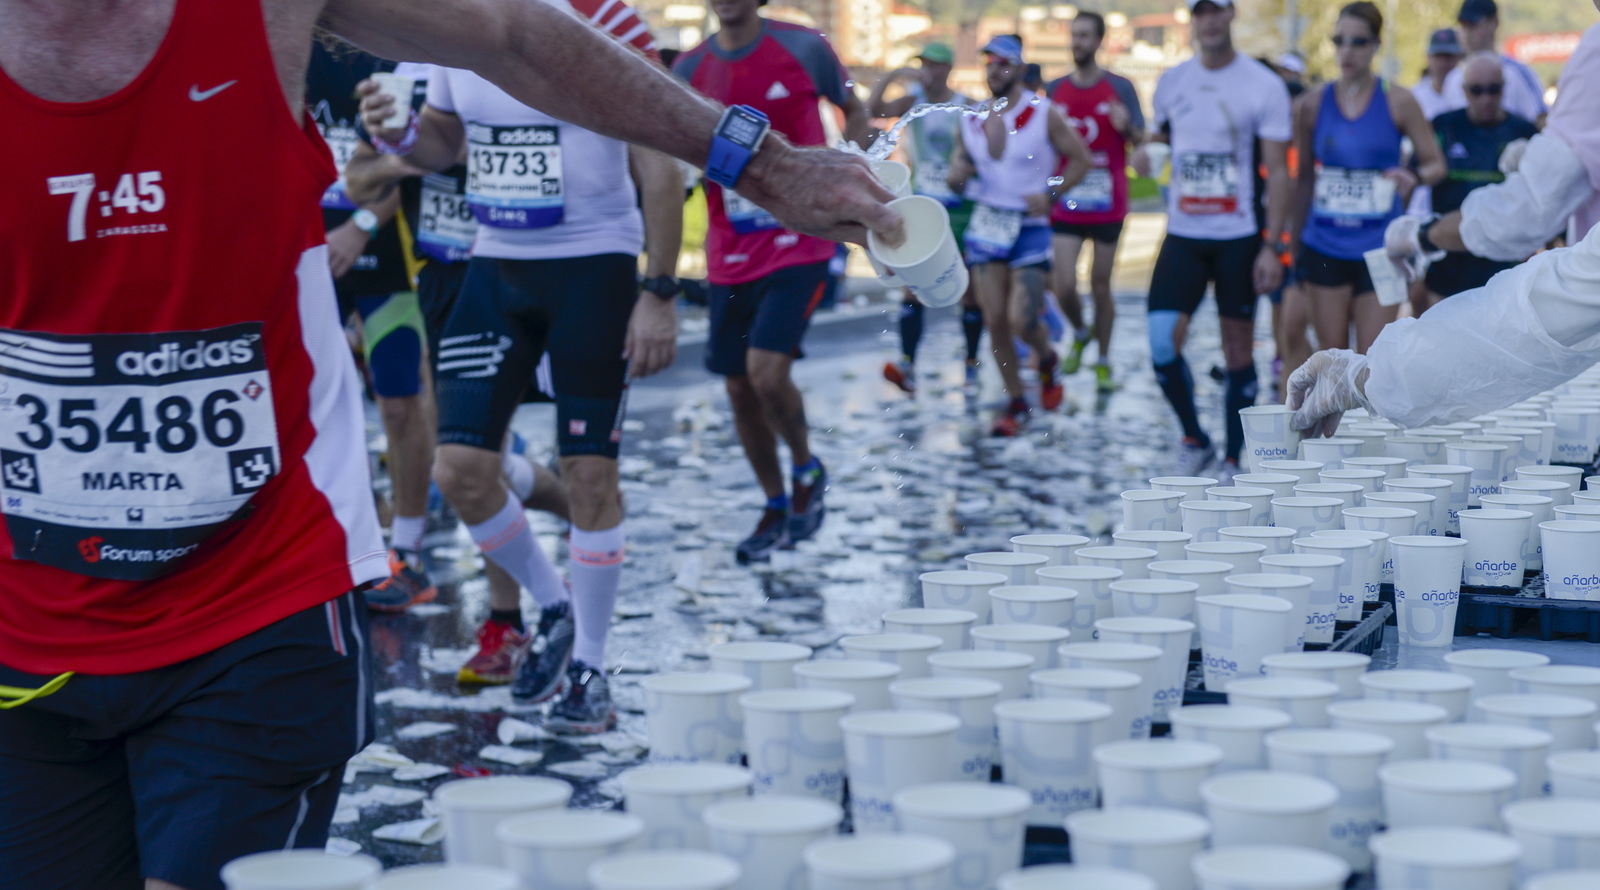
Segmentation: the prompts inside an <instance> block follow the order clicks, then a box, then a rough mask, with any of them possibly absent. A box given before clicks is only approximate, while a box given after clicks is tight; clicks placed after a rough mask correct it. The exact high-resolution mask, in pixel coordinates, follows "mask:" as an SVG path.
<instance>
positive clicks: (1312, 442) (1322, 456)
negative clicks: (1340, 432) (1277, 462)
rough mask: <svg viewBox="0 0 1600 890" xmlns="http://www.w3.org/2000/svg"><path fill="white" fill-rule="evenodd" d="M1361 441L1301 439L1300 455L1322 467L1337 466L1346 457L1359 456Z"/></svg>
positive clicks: (1349, 439)
mask: <svg viewBox="0 0 1600 890" xmlns="http://www.w3.org/2000/svg"><path fill="white" fill-rule="evenodd" d="M1361 444H1362V443H1361V440H1360V439H1351V438H1344V437H1334V438H1331V439H1302V440H1301V441H1300V453H1301V454H1302V455H1304V456H1305V459H1306V460H1307V461H1310V462H1313V463H1319V464H1322V465H1323V466H1329V465H1332V466H1335V467H1337V466H1339V465H1341V464H1342V463H1343V462H1344V459H1345V458H1347V457H1360V456H1361Z"/></svg>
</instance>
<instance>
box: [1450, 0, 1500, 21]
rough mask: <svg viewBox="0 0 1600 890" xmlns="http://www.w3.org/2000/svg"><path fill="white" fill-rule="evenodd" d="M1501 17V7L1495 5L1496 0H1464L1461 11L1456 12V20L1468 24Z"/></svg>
mask: <svg viewBox="0 0 1600 890" xmlns="http://www.w3.org/2000/svg"><path fill="white" fill-rule="evenodd" d="M1499 17H1500V7H1499V6H1497V5H1495V2H1494V0H1462V2H1461V11H1460V12H1458V13H1456V21H1458V22H1461V23H1463V24H1467V25H1476V24H1477V23H1479V22H1481V21H1483V20H1484V19H1487V18H1499Z"/></svg>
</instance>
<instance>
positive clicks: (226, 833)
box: [0, 592, 373, 890]
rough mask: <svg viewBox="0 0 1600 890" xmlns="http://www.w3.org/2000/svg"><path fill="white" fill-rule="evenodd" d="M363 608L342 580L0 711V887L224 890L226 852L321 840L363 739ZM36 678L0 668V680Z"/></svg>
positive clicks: (368, 674)
mask: <svg viewBox="0 0 1600 890" xmlns="http://www.w3.org/2000/svg"><path fill="white" fill-rule="evenodd" d="M366 612H367V610H366V606H365V605H363V603H362V601H361V595H360V594H359V593H353V592H352V593H347V594H345V595H343V596H341V597H339V598H338V599H336V600H333V601H331V602H328V603H324V604H323V605H320V606H316V607H313V608H310V609H306V610H304V611H302V612H299V613H296V614H294V615H291V616H289V617H288V618H285V619H283V620H281V621H278V622H276V623H274V624H270V625H268V626H267V627H264V628H262V629H261V630H258V631H256V632H255V633H253V634H250V635H249V636H246V637H244V638H243V639H239V640H235V641H234V642H232V643H229V644H228V645H226V646H223V647H222V648H220V649H217V650H216V651H214V652H209V653H207V654H205V655H201V656H199V657H197V658H191V659H189V660H188V661H183V662H179V663H177V664H174V665H169V666H167V667H164V668H157V669H155V670H150V671H140V672H138V673H133V674H119V675H112V676H98V675H97V676H89V675H81V674H80V675H78V676H75V677H73V678H72V679H71V680H69V681H67V684H66V685H65V686H63V687H61V689H60V690H59V691H57V692H56V693H55V694H53V695H49V696H45V697H43V698H39V699H35V700H34V701H31V702H29V703H27V704H25V705H22V706H21V707H18V708H13V709H11V710H9V711H0V886H4V887H5V888H7V890H90V888H93V890H143V887H144V879H145V878H157V879H160V880H163V881H167V882H170V883H173V884H176V885H178V886H179V887H183V888H185V890H222V879H221V876H220V871H221V869H222V866H223V865H224V864H225V863H227V862H228V861H229V860H231V859H235V858H237V857H239V856H244V855H246V854H249V853H260V852H263V851H266V850H284V849H290V848H310V849H319V848H321V847H322V846H324V845H325V844H326V843H327V840H328V825H329V823H330V822H331V821H332V819H333V811H334V805H335V804H336V803H337V802H338V799H339V785H340V783H341V782H342V780H343V776H344V764H345V761H347V760H349V759H350V757H351V756H352V755H354V754H355V753H356V752H357V751H359V750H361V749H362V748H363V747H365V746H366V745H367V743H369V742H371V741H372V720H373V710H372V709H373V705H372V671H371V668H370V665H369V653H368V652H367V638H368V636H367V614H366ZM49 679H50V678H49V677H41V676H37V675H34V674H26V673H22V672H21V671H15V670H12V669H10V668H7V667H4V666H0V685H5V686H22V687H26V688H37V687H39V686H41V685H43V684H44V683H45V682H46V681H48V680H49Z"/></svg>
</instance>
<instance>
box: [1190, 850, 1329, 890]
mask: <svg viewBox="0 0 1600 890" xmlns="http://www.w3.org/2000/svg"><path fill="white" fill-rule="evenodd" d="M1194 874H1195V879H1196V880H1197V881H1199V890H1343V888H1344V884H1345V881H1346V880H1348V879H1349V877H1350V866H1349V865H1348V864H1347V863H1345V861H1344V860H1342V859H1340V858H1339V857H1337V856H1334V855H1333V854H1332V853H1325V852H1323V851H1321V850H1306V849H1302V848H1299V847H1275V846H1240V847H1227V848H1224V849H1221V850H1211V851H1209V852H1206V853H1201V854H1200V855H1198V856H1196V857H1195V858H1194Z"/></svg>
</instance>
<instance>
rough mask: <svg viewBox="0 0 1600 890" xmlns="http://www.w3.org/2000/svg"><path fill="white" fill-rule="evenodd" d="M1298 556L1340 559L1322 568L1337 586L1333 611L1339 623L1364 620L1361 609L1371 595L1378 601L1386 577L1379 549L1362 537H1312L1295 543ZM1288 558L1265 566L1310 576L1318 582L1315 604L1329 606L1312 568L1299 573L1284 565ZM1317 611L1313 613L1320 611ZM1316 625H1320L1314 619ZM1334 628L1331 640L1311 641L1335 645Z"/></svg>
mask: <svg viewBox="0 0 1600 890" xmlns="http://www.w3.org/2000/svg"><path fill="white" fill-rule="evenodd" d="M1294 551H1295V554H1296V555H1307V556H1320V557H1326V558H1331V559H1337V560H1339V562H1338V563H1324V567H1323V568H1321V569H1318V570H1317V571H1321V572H1323V573H1325V574H1329V575H1331V576H1332V579H1331V580H1332V583H1333V598H1334V602H1333V604H1332V605H1333V611H1334V620H1336V621H1359V620H1361V614H1362V613H1361V606H1362V604H1363V603H1365V602H1366V601H1367V595H1368V593H1371V595H1372V597H1373V598H1374V599H1376V598H1377V595H1378V585H1379V583H1380V581H1379V579H1380V578H1382V577H1383V566H1382V565H1381V564H1379V562H1378V558H1377V551H1378V548H1377V547H1376V546H1375V545H1374V544H1373V543H1372V542H1371V541H1365V540H1362V539H1360V538H1337V537H1321V538H1319V537H1315V536H1313V537H1309V538H1296V539H1295V540H1294ZM1283 559H1284V557H1276V558H1275V559H1274V560H1272V561H1270V562H1268V563H1267V564H1266V565H1265V566H1264V567H1267V566H1270V568H1271V569H1272V570H1273V571H1289V572H1294V573H1296V574H1306V575H1307V577H1310V578H1311V579H1312V581H1313V582H1314V583H1313V584H1312V600H1313V605H1314V606H1315V605H1322V604H1325V603H1324V600H1325V599H1326V597H1325V596H1324V595H1323V592H1322V589H1321V587H1320V586H1319V584H1320V583H1321V582H1322V581H1323V580H1324V579H1323V578H1321V577H1319V576H1318V575H1316V574H1311V573H1310V572H1311V570H1312V567H1309V566H1307V567H1305V569H1306V571H1299V570H1298V569H1297V568H1296V567H1294V566H1293V565H1292V564H1288V563H1284V562H1283V561H1282V560H1283ZM1317 611H1318V610H1317V609H1315V608H1314V609H1313V612H1317ZM1312 624H1318V621H1317V620H1315V619H1313V620H1312ZM1318 630H1319V631H1320V630H1322V629H1321V628H1318ZM1333 631H1334V627H1333V626H1332V625H1331V624H1330V625H1329V626H1328V627H1327V628H1326V633H1327V634H1328V637H1327V639H1325V640H1324V639H1318V640H1310V638H1309V637H1308V638H1307V639H1308V641H1311V642H1322V643H1325V642H1331V641H1332V639H1333Z"/></svg>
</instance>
